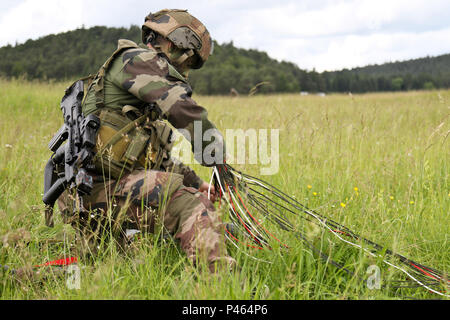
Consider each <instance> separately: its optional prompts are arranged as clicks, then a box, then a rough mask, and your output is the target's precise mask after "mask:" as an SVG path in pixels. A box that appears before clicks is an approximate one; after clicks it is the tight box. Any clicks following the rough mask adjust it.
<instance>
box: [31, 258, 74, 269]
mask: <svg viewBox="0 0 450 320" xmlns="http://www.w3.org/2000/svg"><path fill="white" fill-rule="evenodd" d="M77 262H78V259H77V257H69V258H65V259H59V260H53V261H49V262H46V263H44V264H40V265H37V266H35V267H46V266H68V265H70V264H72V263H77Z"/></svg>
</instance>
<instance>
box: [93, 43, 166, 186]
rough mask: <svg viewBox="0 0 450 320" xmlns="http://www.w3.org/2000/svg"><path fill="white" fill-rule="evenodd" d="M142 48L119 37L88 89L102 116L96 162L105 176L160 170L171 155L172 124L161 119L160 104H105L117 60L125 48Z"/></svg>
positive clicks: (117, 176) (99, 170)
mask: <svg viewBox="0 0 450 320" xmlns="http://www.w3.org/2000/svg"><path fill="white" fill-rule="evenodd" d="M130 48H138V46H137V45H136V44H135V43H134V42H132V41H129V40H123V39H121V40H119V46H118V48H117V50H116V51H114V53H113V54H112V55H111V57H109V58H108V60H106V62H105V63H104V64H103V66H102V67H101V68H100V69H99V71H98V72H97V74H96V75H95V76H94V77H91V78H90V79H89V80H90V81H89V82H90V83H89V85H88V90H87V91H88V92H89V91H90V90H94V92H95V104H96V111H95V114H96V115H97V116H98V117H99V118H100V125H101V126H100V129H99V132H98V136H97V145H96V148H95V150H94V151H95V152H96V155H95V158H94V164H95V167H96V170H97V171H98V172H99V173H102V174H103V175H104V176H105V177H112V178H114V179H118V178H119V177H121V176H123V175H124V174H126V173H129V172H131V171H133V170H134V169H137V168H146V169H153V170H160V169H161V164H162V162H163V161H164V160H166V159H168V158H170V151H171V149H172V146H173V132H172V129H171V127H170V126H169V125H168V124H167V123H166V122H165V121H163V120H162V119H161V115H160V114H159V112H158V111H157V110H158V108H157V107H156V105H148V106H146V107H145V108H144V110H142V108H137V107H135V106H130V105H125V106H123V108H122V110H121V111H120V110H116V109H110V108H108V106H106V105H105V92H104V78H105V75H106V72H107V71H108V68H109V66H110V65H111V63H112V62H113V60H114V59H115V58H116V57H118V56H119V55H120V54H121V53H122V52H123V51H124V50H127V49H130Z"/></svg>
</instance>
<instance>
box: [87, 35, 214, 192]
mask: <svg viewBox="0 0 450 320" xmlns="http://www.w3.org/2000/svg"><path fill="white" fill-rule="evenodd" d="M108 60H109V61H107V62H105V65H104V66H103V67H102V68H101V69H100V71H99V73H100V74H101V73H103V74H101V75H102V76H103V79H102V80H101V81H102V83H101V89H102V91H103V92H101V96H100V100H103V101H100V102H99V93H98V92H96V91H98V90H96V89H95V86H92V85H91V86H90V87H89V89H88V92H87V95H86V98H85V100H84V103H83V113H84V114H85V115H88V114H91V113H93V112H96V111H98V110H99V109H101V108H105V107H106V108H108V109H110V110H117V112H121V110H122V107H123V106H125V105H132V106H134V107H137V108H143V107H144V106H146V105H148V104H151V103H155V104H156V105H157V106H158V107H159V109H160V115H161V116H160V117H161V118H162V119H166V120H168V121H169V123H170V124H171V125H173V126H174V127H175V128H177V129H185V130H187V131H188V132H189V133H190V137H191V141H190V142H191V145H192V146H194V142H193V139H194V121H201V125H202V129H203V132H204V131H205V130H207V129H211V128H215V126H214V125H213V124H212V123H211V122H210V121H209V120H208V117H207V115H208V114H207V111H206V110H205V109H204V108H203V107H201V106H199V105H198V104H197V103H196V102H195V101H194V100H193V99H192V98H191V95H192V89H191V87H190V86H189V84H188V83H187V81H186V79H185V78H184V77H183V76H182V75H180V73H179V72H178V71H177V70H176V69H175V67H173V66H172V65H171V64H169V63H168V61H167V60H166V59H165V58H164V57H163V56H161V55H159V54H158V53H157V52H156V51H155V50H152V49H150V48H148V47H147V46H145V45H143V44H141V45H139V46H138V45H137V44H135V43H134V42H132V41H129V40H123V39H121V40H119V44H118V49H117V51H116V52H115V53H114V54H113V56H112V57H111V58H110V59H108ZM102 69H103V71H102ZM98 75H99V74H97V78H98ZM94 82H95V79H94ZM204 147H205V145H202V149H203V148H204ZM165 169H166V170H173V171H174V172H176V173H180V174H183V175H184V176H185V181H184V184H185V185H188V186H198V185H199V184H200V183H201V182H202V180H201V179H200V178H199V177H198V176H197V175H196V174H195V173H194V171H193V170H192V169H190V168H189V167H188V166H186V165H184V164H182V163H181V162H179V161H172V165H169V167H167V166H166V168H165Z"/></svg>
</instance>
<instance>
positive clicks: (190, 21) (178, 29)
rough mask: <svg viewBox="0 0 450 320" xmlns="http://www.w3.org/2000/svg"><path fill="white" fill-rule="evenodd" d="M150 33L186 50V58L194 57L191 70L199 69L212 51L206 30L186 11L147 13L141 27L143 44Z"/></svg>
mask: <svg viewBox="0 0 450 320" xmlns="http://www.w3.org/2000/svg"><path fill="white" fill-rule="evenodd" d="M151 31H154V32H156V33H157V34H160V35H161V36H163V37H164V38H167V39H169V40H170V41H172V42H173V43H174V44H175V46H177V47H178V48H181V49H186V50H187V56H186V57H189V56H191V55H196V57H197V59H196V61H195V63H194V65H192V68H193V69H199V68H201V67H202V65H203V63H205V61H206V60H207V59H208V57H209V56H210V55H211V53H212V51H213V42H212V39H211V36H210V35H209V32H208V30H207V29H206V27H205V26H204V25H203V24H202V23H201V22H200V21H199V20H198V19H197V18H195V17H193V16H192V15H191V14H189V13H188V12H187V10H178V9H170V10H169V9H164V10H161V11H158V12H156V13H149V14H148V15H147V16H146V17H145V22H144V24H143V25H142V41H143V42H144V43H145V42H146V40H147V37H148V36H149V34H150V32H151ZM186 57H185V58H186Z"/></svg>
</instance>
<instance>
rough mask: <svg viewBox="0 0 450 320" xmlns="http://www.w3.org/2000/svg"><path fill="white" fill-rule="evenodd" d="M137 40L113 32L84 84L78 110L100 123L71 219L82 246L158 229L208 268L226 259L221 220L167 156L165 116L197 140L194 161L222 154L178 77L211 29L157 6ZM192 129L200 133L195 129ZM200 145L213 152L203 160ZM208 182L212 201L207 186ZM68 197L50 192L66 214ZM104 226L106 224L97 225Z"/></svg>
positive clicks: (197, 61)
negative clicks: (88, 189)
mask: <svg viewBox="0 0 450 320" xmlns="http://www.w3.org/2000/svg"><path fill="white" fill-rule="evenodd" d="M142 41H143V44H141V45H137V44H135V43H134V42H132V41H129V40H123V39H122V40H119V43H118V48H117V50H116V51H115V52H114V53H113V54H112V56H111V57H110V58H109V59H108V60H107V61H106V62H105V63H104V65H103V66H102V67H101V68H100V70H99V71H98V73H97V74H96V75H95V77H94V78H93V79H91V80H92V82H91V83H90V84H89V86H88V90H87V94H86V97H85V99H84V101H83V113H84V115H85V116H87V115H89V114H92V113H94V114H96V115H97V116H99V118H100V121H101V127H100V129H99V133H98V137H97V146H96V156H95V167H96V170H95V172H91V173H92V174H93V176H94V182H95V184H94V189H93V191H92V193H91V194H90V195H89V196H84V197H83V207H84V211H83V210H81V211H80V215H79V217H72V219H71V220H70V222H71V223H72V225H73V226H74V227H75V228H76V230H77V231H78V234H79V235H80V239H81V240H82V247H83V248H84V249H88V250H91V251H95V250H96V248H97V244H98V240H99V237H100V235H101V234H102V233H108V232H111V230H112V233H113V234H114V235H115V236H117V239H122V240H123V239H126V236H127V234H126V230H127V229H128V230H132V229H137V230H140V231H142V232H151V233H157V232H159V230H162V232H168V233H170V234H171V235H172V236H174V238H175V239H176V240H179V242H180V246H181V248H182V249H183V251H184V252H186V254H187V256H188V258H189V259H190V260H191V261H192V262H193V263H194V264H198V263H199V262H200V261H205V262H206V263H207V264H208V267H209V270H210V271H214V270H216V268H217V267H221V266H231V265H234V264H235V260H234V259H233V258H231V257H229V256H228V255H227V251H226V248H225V241H224V235H223V226H222V225H221V223H220V222H219V220H218V216H217V212H216V211H215V208H214V205H213V203H212V202H211V201H210V200H209V199H208V198H207V197H206V195H205V193H206V191H207V190H208V189H209V188H210V186H209V184H208V183H206V182H204V181H202V179H201V178H200V177H198V176H197V175H196V174H195V172H194V171H193V170H192V169H190V168H189V167H188V166H186V165H184V164H182V163H180V162H179V161H177V160H176V159H172V158H171V156H170V149H171V147H172V144H173V141H172V131H171V129H170V127H169V126H168V124H167V123H166V122H165V121H164V120H167V121H168V122H169V123H170V124H171V125H172V126H173V127H175V128H177V129H179V130H181V131H182V132H183V133H184V134H185V136H186V137H187V138H188V139H189V140H190V142H191V144H192V146H193V150H194V145H195V143H196V142H195V140H196V139H200V143H201V147H202V148H201V150H194V156H195V159H197V160H198V161H200V163H201V164H202V165H206V166H210V165H214V164H218V163H221V161H223V159H224V156H223V155H224V154H225V149H224V143H223V138H222V136H221V135H220V133H219V132H218V131H217V129H216V128H215V126H214V125H213V124H212V123H211V122H210V121H209V120H208V117H207V112H206V110H205V109H204V108H203V107H201V106H199V105H198V104H197V103H196V102H195V101H194V100H193V99H192V98H191V95H192V90H191V87H190V86H189V84H188V83H187V80H186V77H187V75H188V72H189V70H190V69H198V68H200V67H202V65H203V63H204V62H205V61H206V60H207V59H208V56H209V55H210V54H211V53H212V49H213V43H212V40H211V37H210V35H209V32H208V30H207V29H206V28H205V26H204V25H203V24H202V23H201V22H200V21H199V20H197V19H196V18H195V17H193V16H192V15H190V14H189V13H188V12H187V10H162V11H159V12H157V13H154V14H149V15H148V16H147V17H146V18H145V23H144V25H143V26H142ZM199 127H201V131H200V132H198V129H196V130H194V128H199ZM206 130H212V131H213V132H214V135H213V136H214V137H215V139H214V140H213V142H210V143H209V144H208V143H206V142H203V141H202V135H203V133H204V132H205V131H206ZM197 142H198V141H197ZM208 148H209V149H208ZM205 150H212V152H211V155H210V156H211V157H210V158H209V160H208V159H206V157H204V156H203V152H204V151H205ZM211 158H212V159H214V160H215V161H211V160H210V159H211ZM210 190H211V193H212V198H213V200H214V197H215V191H214V187H212V186H211V189H210ZM72 199H73V198H72V197H71V195H69V194H68V193H67V192H65V193H64V194H63V195H62V196H61V197H60V198H59V199H58V205H59V208H60V210H61V211H62V213H64V212H72V211H71V210H70V205H72V203H73V201H72ZM111 222H112V223H111ZM107 225H112V229H108V230H109V231H107V232H105V230H107V228H106V226H107ZM161 228H162V229H161Z"/></svg>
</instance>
